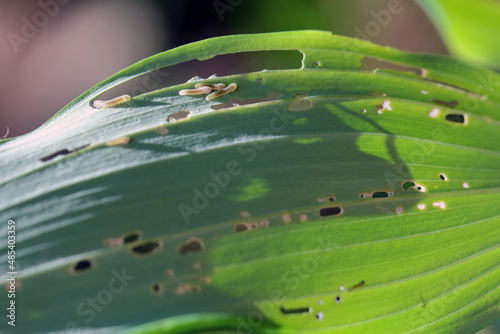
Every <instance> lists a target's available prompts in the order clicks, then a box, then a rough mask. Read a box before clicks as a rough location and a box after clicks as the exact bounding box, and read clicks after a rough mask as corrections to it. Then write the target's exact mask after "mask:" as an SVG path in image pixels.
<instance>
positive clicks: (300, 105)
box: [288, 99, 313, 112]
mask: <svg viewBox="0 0 500 334" xmlns="http://www.w3.org/2000/svg"><path fill="white" fill-rule="evenodd" d="M312 106H313V103H312V101H311V100H309V99H300V100H299V101H295V102H292V103H291V104H290V105H289V106H288V110H290V111H295V112H299V111H306V110H309V109H311V108H312Z"/></svg>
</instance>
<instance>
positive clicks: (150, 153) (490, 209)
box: [0, 31, 500, 333]
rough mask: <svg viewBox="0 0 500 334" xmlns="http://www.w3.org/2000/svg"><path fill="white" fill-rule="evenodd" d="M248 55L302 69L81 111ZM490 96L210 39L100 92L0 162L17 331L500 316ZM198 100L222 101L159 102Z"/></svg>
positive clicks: (399, 70) (199, 328)
mask: <svg viewBox="0 0 500 334" xmlns="http://www.w3.org/2000/svg"><path fill="white" fill-rule="evenodd" d="M257 50H298V51H300V52H302V53H303V55H304V58H303V63H302V68H300V69H289V70H265V71H260V72H254V73H246V74H235V75H230V76H225V77H220V78H217V77H211V78H208V79H201V78H195V79H194V80H192V81H190V82H187V83H185V84H181V85H176V86H172V87H168V88H165V89H162V90H158V91H154V92H151V93H147V94H143V95H140V96H136V97H133V98H132V99H131V100H130V101H128V102H125V103H122V104H120V105H117V106H114V107H109V108H103V109H95V108H93V107H91V105H90V103H91V101H93V100H94V99H96V98H97V96H98V95H99V94H101V93H102V92H104V91H106V90H108V89H110V88H111V87H113V86H116V85H118V84H119V83H121V82H124V81H126V80H128V79H130V78H133V77H135V76H138V75H141V74H144V73H146V72H150V71H153V70H155V69H158V68H161V67H165V66H169V65H173V64H176V63H180V62H183V61H188V60H192V59H199V60H205V59H209V58H212V57H214V56H216V55H218V54H226V53H236V52H245V51H257ZM395 64H396V65H395ZM360 67H361V68H360ZM384 68H386V69H384ZM499 82H500V76H499V75H498V74H496V73H494V72H491V71H489V70H487V69H483V68H479V67H472V66H469V65H466V64H463V63H461V62H460V61H457V60H455V59H452V58H448V57H438V56H428V55H420V54H410V53H404V52H401V51H398V50H394V49H391V48H384V47H379V46H376V45H373V44H370V43H367V42H364V41H359V40H354V39H350V38H345V37H339V36H334V35H331V34H330V33H327V32H318V31H297V32H286V33H271V34H257V35H236V36H227V37H220V38H214V39H209V40H205V41H200V42H196V43H193V44H189V45H185V46H182V47H179V48H176V49H173V50H169V51H167V52H164V53H161V54H158V55H156V56H153V57H151V58H148V59H145V60H143V61H141V62H139V63H137V64H135V65H133V66H131V67H129V68H127V69H125V70H123V71H121V72H119V73H117V74H116V75H114V76H112V77H110V78H109V79H107V80H105V81H104V82H102V83H101V84H99V85H97V86H95V87H93V88H92V89H90V90H89V91H87V92H86V93H84V94H83V95H82V96H80V97H79V98H77V99H76V100H75V101H73V102H71V103H70V104H69V105H68V106H66V107H65V108H64V109H63V110H61V111H60V112H59V113H58V114H56V115H55V116H54V117H53V118H52V119H51V120H49V121H48V122H47V123H46V124H44V125H43V126H42V127H41V128H39V129H37V130H36V131H33V132H32V133H30V134H27V135H24V136H21V137H18V138H15V139H12V140H10V141H7V142H4V143H3V144H1V145H0V166H1V167H0V168H1V171H2V173H0V212H1V214H0V219H1V221H2V224H4V222H5V223H6V222H7V220H8V219H12V220H13V221H15V223H16V233H17V234H16V238H17V239H16V240H17V244H16V254H17V258H16V270H17V271H18V276H17V279H18V281H17V283H18V284H17V291H16V292H17V293H16V298H17V299H16V305H17V309H16V310H17V315H18V318H17V323H16V328H15V329H16V330H17V331H19V332H22V333H34V332H37V333H39V332H44V333H45V332H50V331H64V330H69V329H72V328H79V329H83V328H87V329H89V330H91V329H94V330H97V329H100V330H101V331H102V332H116V331H120V330H123V329H130V330H131V331H132V332H133V333H160V332H168V333H187V332H206V331H212V332H213V331H225V332H231V331H233V332H234V331H239V332H245V333H247V332H258V333H298V332H302V333H337V332H348V333H367V332H370V333H382V332H383V333H402V332H412V333H451V332H454V333H473V332H474V331H476V330H478V329H480V328H482V327H484V326H486V325H487V324H489V323H491V322H493V321H494V320H496V319H498V317H499V312H500V288H499V284H498V283H499V282H500V261H499V258H500V205H499V204H500V198H499V195H500V144H499V141H498V130H499V124H500V115H499V113H498V107H499V105H500V92H499V91H498V90H497V86H498V83H499ZM196 83H212V84H216V83H223V84H225V85H229V84H231V83H235V84H237V89H236V91H234V92H233V93H232V94H229V95H225V96H221V97H218V98H216V99H214V100H211V101H206V100H205V95H199V96H182V95H179V91H180V90H182V89H192V88H194V85H195V84H196ZM228 102H229V103H228ZM185 111H190V112H191V113H192V116H191V117H190V118H189V119H185V120H182V121H177V122H172V121H170V122H169V121H167V120H168V119H169V116H170V119H171V118H172V117H178V116H179V115H186V112H185ZM171 115H173V116H171ZM165 129H167V130H168V133H166V134H165V132H166V131H165ZM122 137H127V138H128V139H129V142H128V143H127V141H128V140H122V144H121V145H111V146H110V144H113V143H110V141H113V140H115V139H117V138H122ZM106 143H107V144H108V145H106ZM116 143H117V142H114V144H116ZM56 153H57V154H56ZM1 233H2V237H1V241H0V242H1V244H0V245H1V247H0V248H1V251H2V252H3V254H5V253H6V252H7V242H6V233H7V232H6V230H5V229H2V231H1ZM156 246H158V247H156ZM88 266H90V268H87V267H88ZM0 268H1V269H2V272H7V271H8V263H7V262H6V257H5V256H3V257H2V262H1V263H0ZM2 298H4V297H2ZM2 300H4V302H2V303H5V299H2ZM4 305H5V304H4ZM151 321H159V322H153V323H150V324H146V325H144V327H138V328H135V329H134V328H133V327H134V326H136V325H140V324H143V323H146V322H151ZM2 330H4V331H5V332H7V333H10V332H14V330H13V329H12V328H11V327H9V326H8V325H4V324H3V323H2Z"/></svg>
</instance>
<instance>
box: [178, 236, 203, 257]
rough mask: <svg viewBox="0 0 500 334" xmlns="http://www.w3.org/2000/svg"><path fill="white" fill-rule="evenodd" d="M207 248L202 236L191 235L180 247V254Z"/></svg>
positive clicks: (197, 251)
mask: <svg viewBox="0 0 500 334" xmlns="http://www.w3.org/2000/svg"><path fill="white" fill-rule="evenodd" d="M204 249H205V243H204V242H203V240H201V239H200V238H196V237H190V238H188V239H187V240H186V241H184V242H183V243H182V244H181V245H180V246H179V249H178V252H179V254H180V255H188V254H191V253H199V252H201V251H203V250H204Z"/></svg>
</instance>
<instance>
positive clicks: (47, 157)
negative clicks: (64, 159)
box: [40, 144, 90, 162]
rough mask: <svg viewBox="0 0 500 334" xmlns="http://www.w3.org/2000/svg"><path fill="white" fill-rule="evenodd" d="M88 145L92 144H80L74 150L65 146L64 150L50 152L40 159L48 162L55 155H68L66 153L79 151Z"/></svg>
mask: <svg viewBox="0 0 500 334" xmlns="http://www.w3.org/2000/svg"><path fill="white" fill-rule="evenodd" d="M88 146H90V144H87V145H83V146H80V147H78V148H75V149H74V150H68V149H67V148H65V149H63V150H60V151H57V152H55V153H52V154H49V155H47V156H45V157H43V158H40V161H41V162H47V161H49V160H52V159H54V158H55V157H58V156H60V155H66V154H70V153H73V152H77V151H80V150H83V149H84V148H86V147H88Z"/></svg>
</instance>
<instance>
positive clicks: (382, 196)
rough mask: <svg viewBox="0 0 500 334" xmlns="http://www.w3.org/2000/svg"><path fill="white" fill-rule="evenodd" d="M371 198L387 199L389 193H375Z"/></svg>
mask: <svg viewBox="0 0 500 334" xmlns="http://www.w3.org/2000/svg"><path fill="white" fill-rule="evenodd" d="M372 197H373V198H386V197H389V193H388V192H387V191H377V192H374V193H373V195H372Z"/></svg>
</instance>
